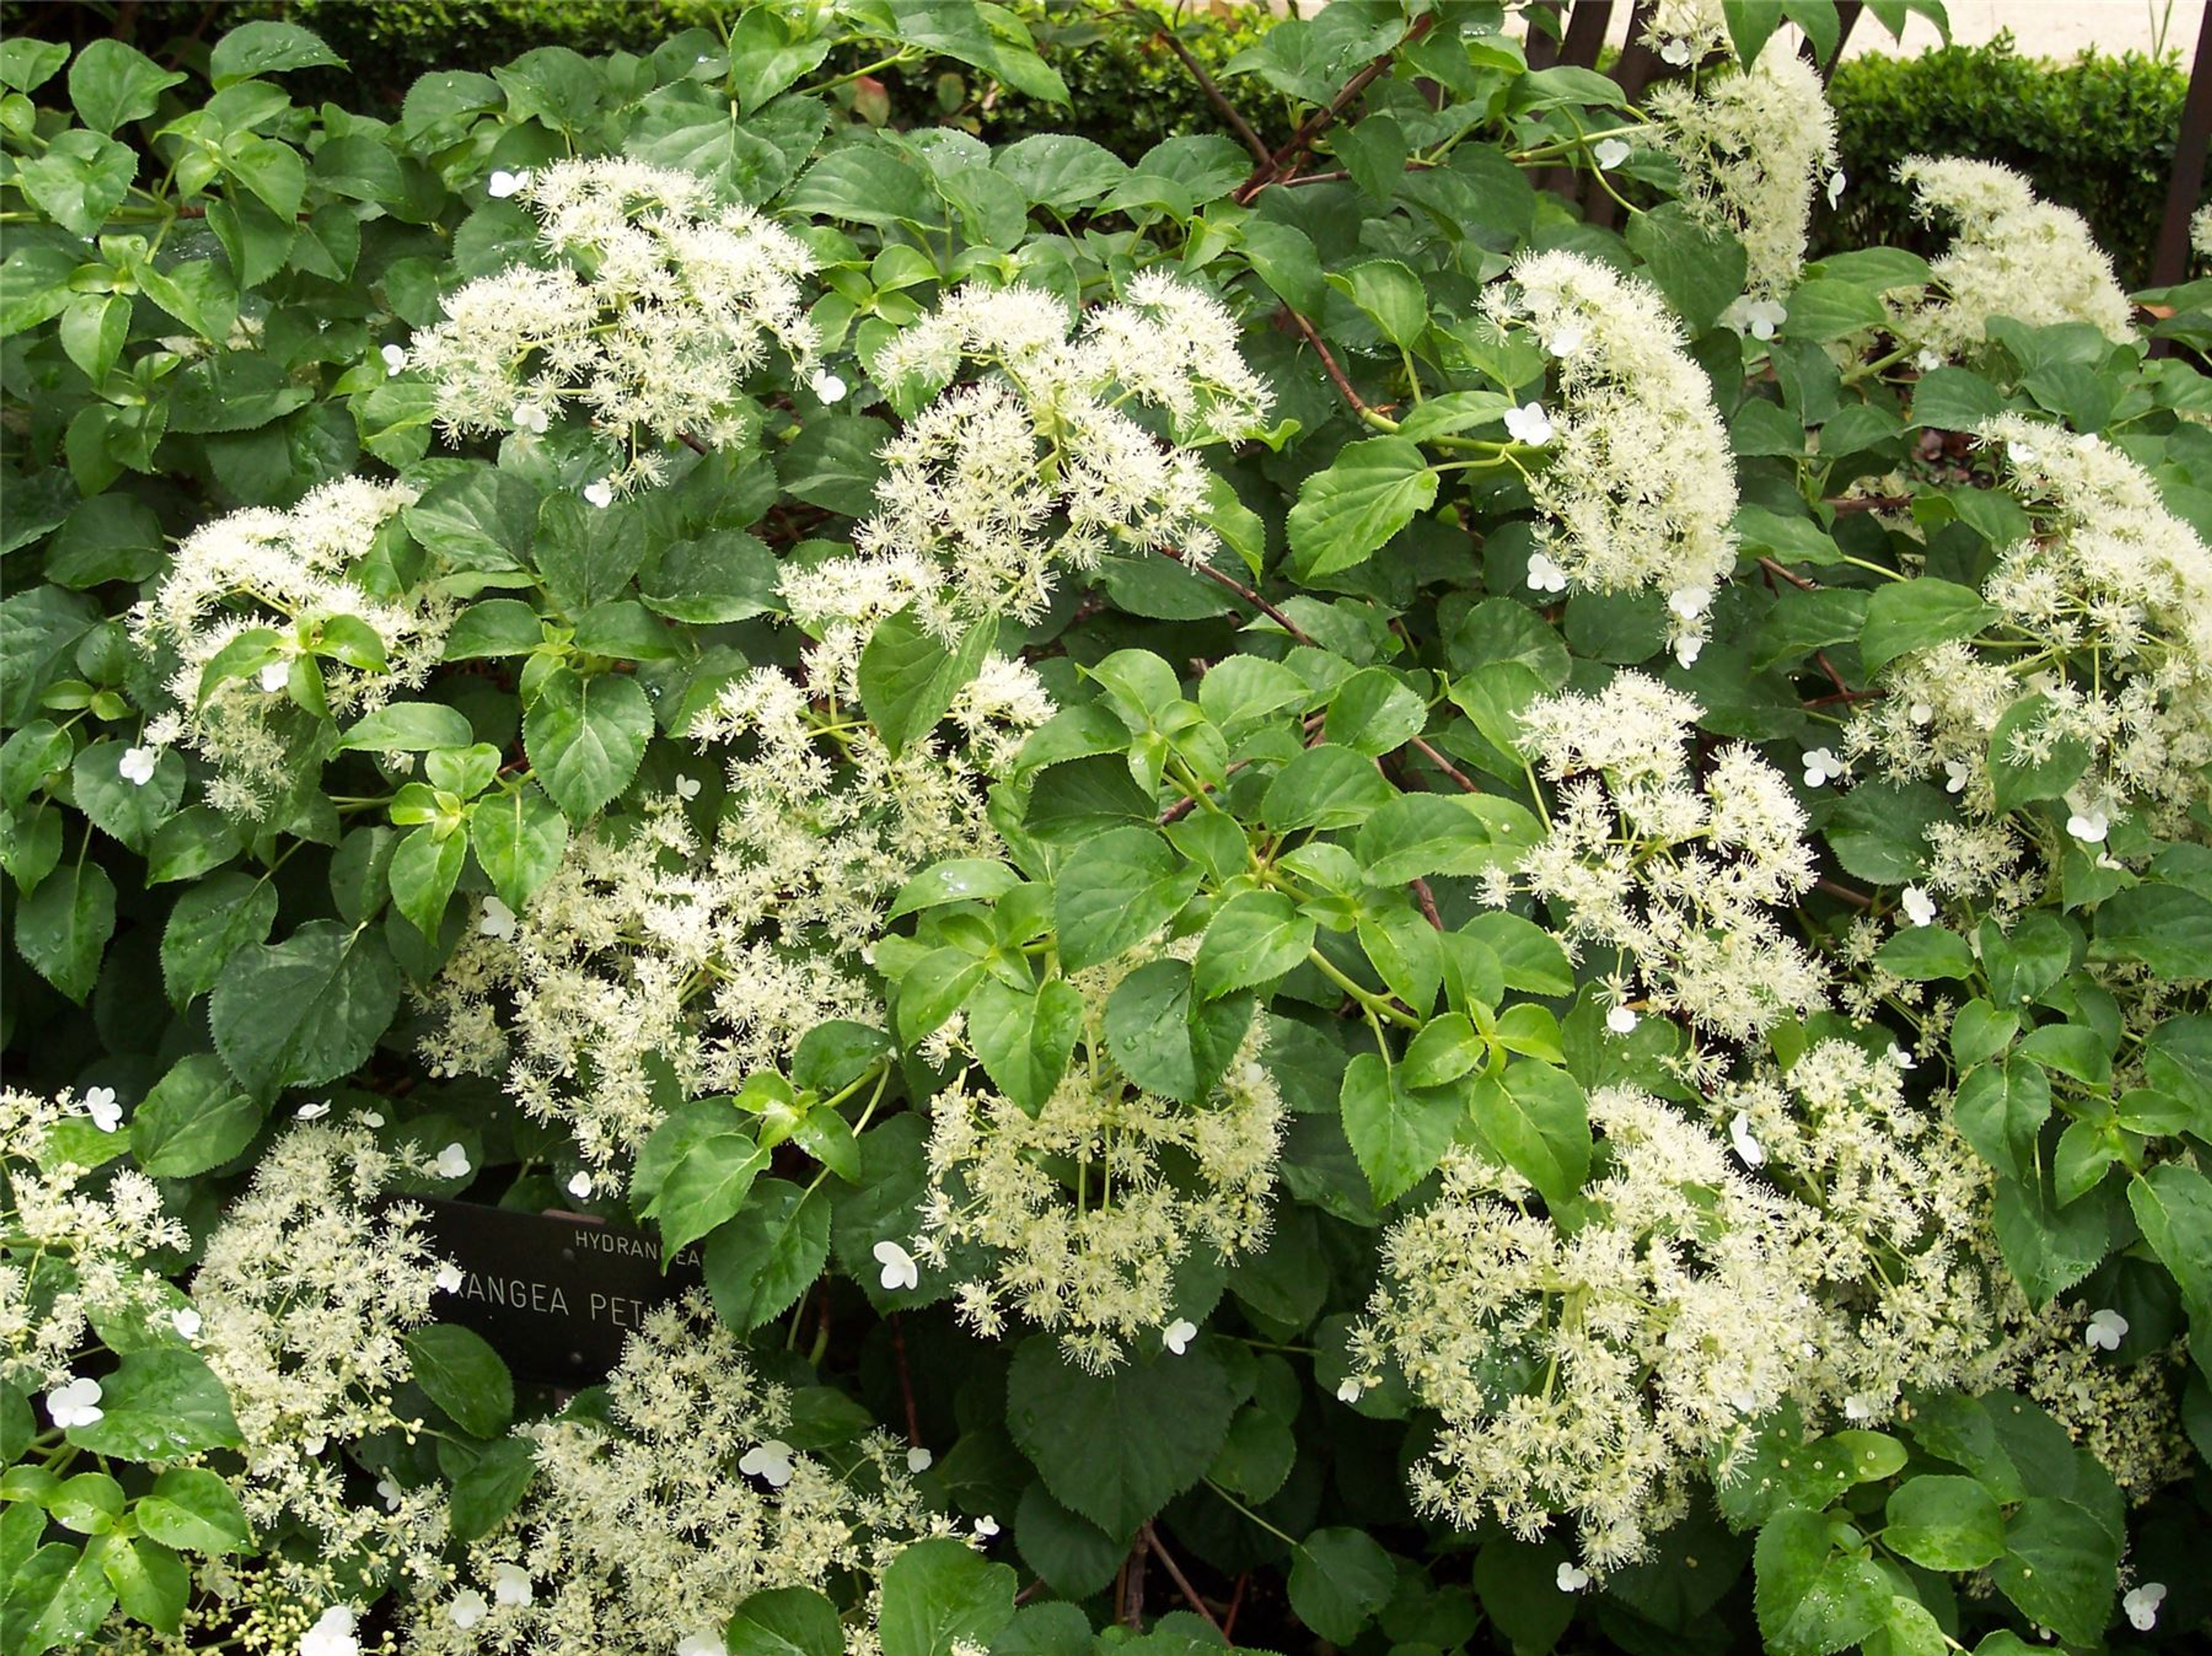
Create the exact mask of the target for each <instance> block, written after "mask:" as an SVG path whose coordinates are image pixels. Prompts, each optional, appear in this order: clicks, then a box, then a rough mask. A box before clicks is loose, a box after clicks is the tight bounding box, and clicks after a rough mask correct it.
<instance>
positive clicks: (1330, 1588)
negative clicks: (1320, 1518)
mask: <svg viewBox="0 0 2212 1656" xmlns="http://www.w3.org/2000/svg"><path fill="white" fill-rule="evenodd" d="M1397 1583H1398V1567H1397V1564H1396V1563H1395V1562H1394V1561H1393V1560H1392V1558H1391V1556H1390V1555H1389V1553H1387V1552H1385V1551H1384V1550H1383V1548H1382V1546H1381V1544H1379V1543H1377V1542H1376V1540H1375V1538H1373V1537H1372V1536H1370V1535H1369V1534H1368V1533H1367V1532H1365V1531H1364V1530H1353V1529H1329V1530H1316V1531H1315V1532H1313V1533H1312V1534H1311V1535H1309V1536H1308V1537H1306V1538H1305V1539H1304V1541H1302V1542H1300V1543H1299V1544H1298V1547H1297V1551H1296V1552H1295V1553H1293V1554H1292V1555H1291V1579H1290V1593H1291V1609H1292V1610H1293V1611H1296V1612H1297V1617H1298V1619H1299V1620H1300V1621H1301V1622H1304V1623H1305V1624H1306V1625H1307V1626H1308V1627H1309V1628H1310V1629H1313V1630H1314V1631H1315V1632H1316V1633H1317V1634H1319V1635H1321V1636H1322V1638H1324V1639H1326V1640H1328V1641H1329V1642H1330V1643H1331V1644H1336V1645H1348V1644H1350V1643H1351V1642H1352V1640H1353V1639H1354V1638H1355V1637H1356V1636H1358V1633H1359V1631H1360V1629H1363V1628H1364V1627H1365V1626H1366V1625H1367V1623H1369V1622H1370V1621H1371V1620H1373V1619H1374V1616H1375V1612H1376V1611H1378V1610H1380V1609H1382V1608H1383V1604H1385V1603H1386V1602H1388V1600H1389V1597H1390V1594H1391V1592H1392V1590H1393V1589H1394V1588H1395V1586H1397Z"/></svg>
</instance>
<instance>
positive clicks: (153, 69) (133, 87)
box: [69, 39, 185, 132]
mask: <svg viewBox="0 0 2212 1656" xmlns="http://www.w3.org/2000/svg"><path fill="white" fill-rule="evenodd" d="M184 78H185V77H184V76H182V75H180V74H179V73H178V72H177V71H176V70H167V69H163V68H162V67H161V65H160V64H156V63H155V61H154V60H153V59H152V58H149V57H148V56H147V55H146V54H145V53H144V52H141V51H139V50H138V48H137V47H136V46H131V45H125V44H124V43H123V42H122V41H120V40H116V39H101V40H94V42H93V43H92V44H91V45H88V46H87V47H85V49H84V50H83V51H82V52H78V53H77V55H76V62H75V63H73V64H70V72H69V89H70V102H71V103H73V104H75V105H76V112H77V114H78V115H79V116H80V117H81V118H82V119H83V121H84V124H86V125H87V126H88V127H90V128H91V129H92V130H94V131H95V132H112V131H114V130H115V129H116V128H117V127H118V126H121V125H122V124H124V123H125V122H126V121H143V120H144V119H145V118H147V117H148V116H149V115H151V114H152V113H153V112H154V110H155V106H157V105H159V104H160V102H161V94H162V93H163V92H164V91H166V90H167V88H170V87H173V86H176V85H178V84H179V82H182V81H183V80H184Z"/></svg>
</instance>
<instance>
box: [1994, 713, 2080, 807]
mask: <svg viewBox="0 0 2212 1656" xmlns="http://www.w3.org/2000/svg"><path fill="white" fill-rule="evenodd" d="M2056 712H2057V709H2056V708H2055V707H2052V706H2051V703H2050V701H2047V700H2046V699H2045V697H2043V696H2040V695H2029V696H2022V697H2021V699H2020V700H2019V701H2015V702H2014V703H2013V705H2012V706H2011V707H2008V708H2007V709H2006V710H2005V715H2004V717H2003V718H2002V719H1998V720H1997V722H1996V729H1995V730H1993V731H1990V749H1989V767H1990V792H1991V793H1992V794H1993V795H1994V796H1995V803H1996V808H1997V809H1998V810H2001V811H2007V810H2015V808H2017V807H2019V806H2021V805H2024V804H2027V803H2029V802H2030V801H2031V800H2036V799H2056V798H2059V797H2060V796H2062V795H2063V794H2064V793H2065V792H2066V790H2067V789H2069V788H2070V787H2072V786H2074V784H2075V781H2076V780H2078V779H2080V777H2081V773H2082V772H2083V771H2085V770H2087V768H2088V766H2089V749H2088V746H2087V743H2084V742H2082V741H2081V739H2080V738H2079V737H2071V736H2065V737H2059V738H2058V739H2057V741H2055V742H2052V743H2051V744H2050V746H2051V751H2050V753H2049V754H2048V755H2045V757H2044V758H2042V759H2040V760H2037V761H2033V762H2031V763H2027V764H2022V763H2021V762H2019V761H2017V760H2016V759H2015V757H2014V754H2015V746H2014V743H2015V740H2016V739H2017V738H2018V737H2021V735H2023V734H2024V733H2027V732H2028V731H2034V730H2035V729H2037V728H2038V727H2039V726H2040V725H2043V724H2044V723H2045V721H2046V720H2048V719H2050V718H2051V715H2052V714H2053V713H2056Z"/></svg>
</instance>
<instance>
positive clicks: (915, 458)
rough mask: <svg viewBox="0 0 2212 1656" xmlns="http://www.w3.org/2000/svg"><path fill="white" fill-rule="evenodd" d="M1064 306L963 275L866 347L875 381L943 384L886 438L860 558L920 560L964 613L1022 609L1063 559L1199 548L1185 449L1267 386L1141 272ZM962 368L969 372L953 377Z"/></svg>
mask: <svg viewBox="0 0 2212 1656" xmlns="http://www.w3.org/2000/svg"><path fill="white" fill-rule="evenodd" d="M1076 321H1077V318H1075V317H1073V315H1071V313H1070V312H1069V311H1068V310H1067V308H1066V306H1064V305H1063V304H1062V303H1061V302H1060V300H1058V299H1057V298H1055V297H1054V296H1053V295H1051V294H1047V293H1044V292H1042V291H1041V290H1039V289H1036V288H1021V287H1016V288H986V287H983V286H981V285H979V284H976V283H972V282H971V283H969V285H968V286H966V287H963V288H959V289H958V290H957V291H956V292H954V293H953V294H951V295H950V296H948V297H947V298H946V299H945V300H944V301H943V302H942V303H940V304H939V306H938V308H937V309H936V310H935V311H933V312H931V313H930V314H929V315H927V316H925V317H923V318H921V319H920V320H919V321H917V322H915V323H914V324H913V325H910V326H909V327H908V328H906V329H905V330H903V331H902V332H900V333H899V334H898V335H897V336H896V337H895V338H893V339H892V340H891V341H890V343H888V344H886V345H885V346H884V348H883V349H881V350H880V351H878V353H877V355H876V357H875V359H874V361H873V363H872V369H873V372H874V373H875V375H876V378H877V379H878V380H880V381H882V382H883V383H884V384H885V385H890V386H904V385H911V386H914V387H917V388H919V389H920V390H921V391H925V392H927V391H940V388H944V387H946V386H948V385H950V388H949V389H943V390H942V391H941V394H939V395H938V396H937V397H936V398H935V400H934V401H933V402H931V403H929V404H928V406H927V407H926V408H924V409H922V410H921V412H920V413H919V414H917V415H916V416H915V417H914V418H913V419H911V420H909V421H908V422H907V423H906V425H905V427H904V428H902V430H901V431H900V433H899V434H898V435H897V436H896V437H895V438H894V439H892V440H891V441H890V444H889V445H887V446H885V448H884V463H885V464H884V475H883V477H882V479H881V481H880V482H878V484H877V488H876V511H875V513H874V514H873V515H872V517H870V518H869V519H867V521H866V522H865V523H863V524H862V525H860V528H859V530H858V531H855V533H854V546H855V548H856V549H859V551H860V553H861V554H862V555H864V556H868V557H872V558H898V557H902V556H913V557H920V558H923V559H927V560H929V561H932V562H933V563H935V564H938V565H940V566H942V567H944V569H945V573H946V579H947V580H948V581H949V583H950V585H951V591H952V593H953V595H954V597H955V599H956V602H957V604H958V606H959V608H960V610H961V611H962V612H963V614H965V615H968V616H978V615H983V614H995V613H998V612H1000V611H1011V612H1012V614H1013V615H1015V616H1018V617H1019V618H1021V619H1024V620H1034V619H1035V618H1036V616H1040V615H1042V613H1043V610H1044V608H1045V605H1046V604H1048V602H1049V600H1050V598H1051V595H1052V590H1053V585H1054V579H1055V576H1056V573H1057V572H1058V571H1059V570H1060V569H1062V568H1067V569H1074V570H1087V569H1090V568H1091V567H1095V566H1096V565H1097V561H1098V560H1099V559H1100V558H1101V557H1103V556H1105V555H1108V554H1109V553H1116V552H1127V553H1138V554H1144V553H1152V552H1157V551H1170V550H1171V551H1174V552H1176V553H1177V554H1178V555H1181V556H1183V557H1186V558H1192V559H1198V560H1201V561H1203V560H1205V559H1207V558H1209V557H1211V556H1212V554H1213V552H1214V550H1215V549H1216V548H1217V546H1218V537H1217V536H1216V535H1215V533H1214V531H1213V530H1212V528H1211V527H1210V525H1209V524H1208V522H1207V508H1208V504H1209V492H1208V491H1209V483H1208V476H1207V473H1206V468H1205V466H1204V465H1203V464H1201V463H1200V460H1199V458H1198V456H1197V453H1196V452H1195V451H1196V450H1197V448H1198V447H1200V446H1203V445H1205V444H1208V443H1218V442H1233V441H1237V440H1242V439H1244V438H1247V437H1249V436H1252V435H1254V434H1256V433H1257V432H1258V431H1259V430H1260V429H1261V422H1262V421H1263V419H1264V418H1265V416H1266V414H1267V406H1268V403H1269V400H1270V398H1269V393H1268V391H1267V386H1266V385H1265V384H1264V383H1263V382H1262V381H1261V379H1260V377H1259V376H1258V375H1257V374H1255V373H1254V372H1253V371H1252V369H1251V368H1250V367H1249V365H1247V364H1246V362H1245V361H1244V360H1243V356H1242V355H1239V353H1238V349H1237V324H1236V321H1235V319H1234V318H1232V317H1231V315H1230V313H1229V312H1228V311H1227V310H1226V309H1225V307H1224V306H1222V305H1221V304H1220V303H1219V302H1218V300H1214V299H1213V298H1212V297H1211V296H1209V295H1208V294H1205V293H1203V292H1201V291H1200V290H1199V289H1198V288H1194V287H1192V286H1190V285H1189V284H1188V283H1186V282H1182V281H1180V280H1178V279H1176V277H1173V276H1169V275H1167V274H1166V273H1165V272H1163V271H1158V270H1148V271H1146V272H1145V273H1143V274H1141V275H1139V276H1136V277H1134V278H1133V280H1132V281H1131V282H1129V284H1128V287H1127V290H1126V292H1125V293H1124V294H1123V295H1122V297H1121V299H1119V300H1115V301H1113V302H1111V303H1109V304H1106V305H1102V306H1097V307H1095V308H1093V309H1091V310H1090V311H1088V312H1085V313H1084V314H1083V316H1082V318H1081V325H1080V327H1077V326H1076ZM971 366H972V367H973V368H975V370H976V371H977V372H978V373H979V374H980V377H979V378H976V379H969V380H968V381H966V382H965V383H962V384H958V385H951V381H953V380H954V379H956V378H957V377H958V376H959V375H960V374H961V373H962V372H963V369H966V368H969V367H971ZM1139 409H1151V410H1153V411H1155V412H1156V414H1157V416H1158V423H1159V424H1160V425H1162V426H1164V439H1163V437H1161V436H1156V435H1154V434H1153V433H1152V431H1151V430H1148V429H1147V428H1146V426H1145V425H1143V424H1141V423H1139V421H1138V420H1137V419H1136V418H1135V417H1133V416H1134V415H1135V413H1136V412H1137V411H1138V410H1139Z"/></svg>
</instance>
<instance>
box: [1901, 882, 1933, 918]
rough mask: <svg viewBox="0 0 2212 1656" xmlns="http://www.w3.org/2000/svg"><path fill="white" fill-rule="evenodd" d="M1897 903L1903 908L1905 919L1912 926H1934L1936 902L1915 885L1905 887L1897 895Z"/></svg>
mask: <svg viewBox="0 0 2212 1656" xmlns="http://www.w3.org/2000/svg"><path fill="white" fill-rule="evenodd" d="M1899 903H1900V904H1901V906H1902V907H1904V910H1905V919H1907V920H1909V921H1911V923H1912V924H1913V925H1935V924H1936V900H1935V899H1934V898H1933V897H1931V896H1929V895H1928V893H1927V892H1926V891H1925V890H1924V889H1922V888H1921V887H1919V886H1917V885H1909V886H1907V887H1905V889H1904V890H1903V891H1902V892H1901V893H1899Z"/></svg>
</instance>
